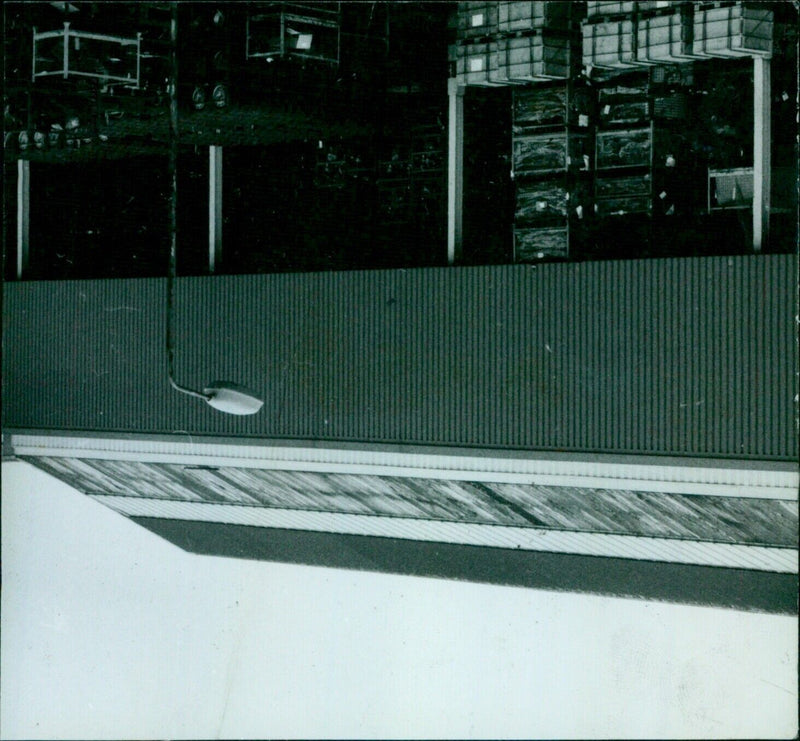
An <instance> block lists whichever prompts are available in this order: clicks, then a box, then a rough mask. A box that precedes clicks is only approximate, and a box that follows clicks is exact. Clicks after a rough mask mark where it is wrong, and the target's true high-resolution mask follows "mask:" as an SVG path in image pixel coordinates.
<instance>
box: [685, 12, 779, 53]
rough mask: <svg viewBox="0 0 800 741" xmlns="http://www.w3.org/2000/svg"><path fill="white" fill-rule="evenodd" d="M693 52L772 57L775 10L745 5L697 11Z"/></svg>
mask: <svg viewBox="0 0 800 741" xmlns="http://www.w3.org/2000/svg"><path fill="white" fill-rule="evenodd" d="M692 51H693V53H694V54H696V55H697V56H700V57H748V56H753V55H757V56H764V57H770V56H772V11H771V10H768V9H766V8H764V7H761V6H750V5H744V4H743V3H736V5H732V6H727V7H722V8H707V9H705V10H696V11H695V14H694V43H693V46H692Z"/></svg>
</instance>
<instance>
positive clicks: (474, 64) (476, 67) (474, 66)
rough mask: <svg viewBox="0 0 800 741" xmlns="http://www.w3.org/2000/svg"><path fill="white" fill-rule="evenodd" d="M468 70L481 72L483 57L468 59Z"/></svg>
mask: <svg viewBox="0 0 800 741" xmlns="http://www.w3.org/2000/svg"><path fill="white" fill-rule="evenodd" d="M469 71H470V72H483V59H481V57H478V58H477V59H470V60H469Z"/></svg>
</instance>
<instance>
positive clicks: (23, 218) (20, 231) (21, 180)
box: [17, 159, 31, 278]
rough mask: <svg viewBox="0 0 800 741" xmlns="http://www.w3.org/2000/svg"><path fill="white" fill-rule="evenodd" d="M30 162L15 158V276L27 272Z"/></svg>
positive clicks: (29, 218)
mask: <svg viewBox="0 0 800 741" xmlns="http://www.w3.org/2000/svg"><path fill="white" fill-rule="evenodd" d="M30 206H31V163H30V161H29V160H23V159H19V160H17V278H22V277H24V276H25V274H26V273H27V272H28V261H29V257H30V226H31V210H30Z"/></svg>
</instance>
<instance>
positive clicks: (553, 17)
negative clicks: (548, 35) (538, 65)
mask: <svg viewBox="0 0 800 741" xmlns="http://www.w3.org/2000/svg"><path fill="white" fill-rule="evenodd" d="M569 6H570V3H567V2H538V1H537V2H500V3H498V18H497V28H498V30H499V31H500V33H513V32H515V31H532V30H538V29H554V30H565V29H567V28H568V26H569V13H570V11H569Z"/></svg>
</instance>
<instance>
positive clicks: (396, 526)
mask: <svg viewBox="0 0 800 741" xmlns="http://www.w3.org/2000/svg"><path fill="white" fill-rule="evenodd" d="M90 496H91V497H92V499H95V500H96V501H98V502H101V503H102V504H105V505H106V506H108V507H110V508H111V509H113V510H115V511H117V512H119V513H120V514H123V515H126V516H129V517H159V518H165V519H173V520H194V521H201V522H219V523H227V524H232V525H250V526H254V527H270V528H283V529H290V530H311V531H317V532H328V533H341V534H348V535H373V536H379V537H386V538H405V539H411V540H423V541H432V542H437V543H458V544H462V545H477V546H488V547H495V548H520V549H523V550H529V551H546V552H552V553H572V554H580V555H586V556H607V557H616V558H632V559H636V560H645V561H666V562H671V563H685V564H699V565H703V566H724V567H730V568H744V569H756V570H759V571H778V572H784V573H792V574H796V573H797V571H798V553H797V550H795V549H791V548H769V547H765V546H746V545H733V544H728V543H707V542H698V541H689V540H675V539H669V538H646V537H638V536H631V535H607V534H603V533H581V532H574V531H561V530H545V529H541V528H524V527H507V526H503V525H477V524H472V523H458V522H442V521H437V520H421V519H420V520H418V519H411V518H405V517H379V516H375V515H352V514H340V513H331V512H311V511H308V510H289V509H271V508H267V507H242V506H236V505H230V504H208V503H205V502H178V501H174V500H162V499H142V498H139V497H119V496H108V495H90Z"/></svg>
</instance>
